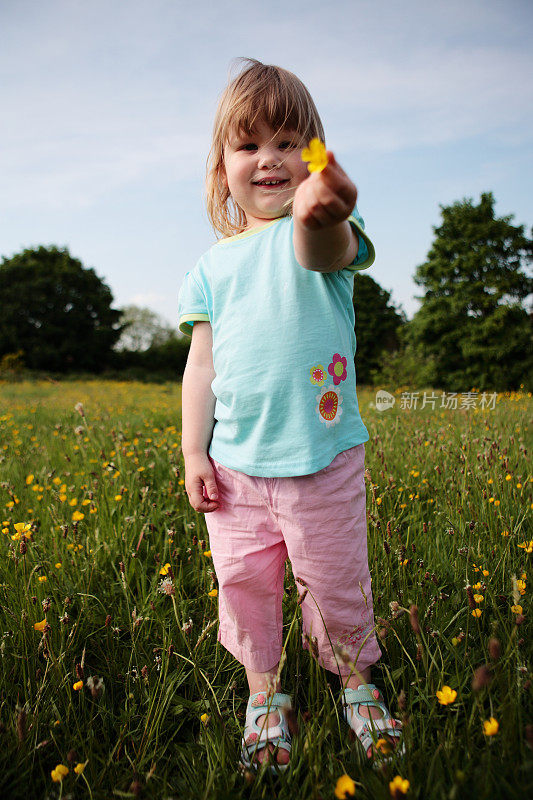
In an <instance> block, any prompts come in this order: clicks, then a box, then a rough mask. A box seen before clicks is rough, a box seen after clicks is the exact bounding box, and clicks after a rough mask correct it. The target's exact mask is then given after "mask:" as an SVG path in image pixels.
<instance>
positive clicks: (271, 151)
mask: <svg viewBox="0 0 533 800" xmlns="http://www.w3.org/2000/svg"><path fill="white" fill-rule="evenodd" d="M280 162H281V159H280V156H279V153H278V151H277V149H276V148H275V147H262V148H261V150H260V151H259V159H258V166H259V167H265V168H266V169H273V168H274V167H278V166H279V164H280Z"/></svg>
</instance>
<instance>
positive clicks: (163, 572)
mask: <svg viewBox="0 0 533 800" xmlns="http://www.w3.org/2000/svg"><path fill="white" fill-rule="evenodd" d="M169 567H170V564H165V565H164V566H163V567H161V569H160V570H159V574H160V575H168V569H169Z"/></svg>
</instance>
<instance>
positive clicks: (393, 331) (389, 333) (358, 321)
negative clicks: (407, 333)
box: [353, 273, 405, 384]
mask: <svg viewBox="0 0 533 800" xmlns="http://www.w3.org/2000/svg"><path fill="white" fill-rule="evenodd" d="M390 297H391V295H390V292H387V291H386V290H385V289H382V287H381V286H380V285H379V283H376V281H375V280H374V279H373V278H371V277H370V275H365V274H363V273H356V274H355V280H354V292H353V299H354V309H355V335H356V338H357V352H356V355H355V366H356V369H357V382H358V384H362V383H370V382H371V381H372V377H373V374H374V373H375V372H377V371H379V370H380V369H381V368H382V366H383V362H384V361H385V360H386V359H387V358H388V356H389V354H390V353H392V352H394V351H395V350H397V349H398V346H399V330H400V328H401V326H402V325H403V324H404V322H405V314H404V313H403V312H401V311H398V310H397V309H396V308H395V307H394V305H393V304H391V303H390Z"/></svg>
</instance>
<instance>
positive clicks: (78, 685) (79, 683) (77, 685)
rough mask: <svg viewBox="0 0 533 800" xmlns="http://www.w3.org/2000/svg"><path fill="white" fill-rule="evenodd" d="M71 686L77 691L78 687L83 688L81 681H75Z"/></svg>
mask: <svg viewBox="0 0 533 800" xmlns="http://www.w3.org/2000/svg"><path fill="white" fill-rule="evenodd" d="M72 688H73V689H74V691H75V692H79V690H80V689H83V681H76V683H74V684H73V686H72Z"/></svg>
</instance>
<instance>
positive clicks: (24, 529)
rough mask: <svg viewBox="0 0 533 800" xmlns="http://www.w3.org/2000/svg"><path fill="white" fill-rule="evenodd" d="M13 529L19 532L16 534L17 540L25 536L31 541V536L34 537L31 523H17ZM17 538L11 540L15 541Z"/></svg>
mask: <svg viewBox="0 0 533 800" xmlns="http://www.w3.org/2000/svg"><path fill="white" fill-rule="evenodd" d="M13 527H14V528H15V530H16V532H17V533H16V534H15V536H16V539H17V540H18V539H20V538H21V537H22V536H25V537H26V539H29V538H30V536H31V535H32V530H31V522H15V524H14V526H13ZM15 536H12V537H11V538H12V539H14V538H15Z"/></svg>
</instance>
